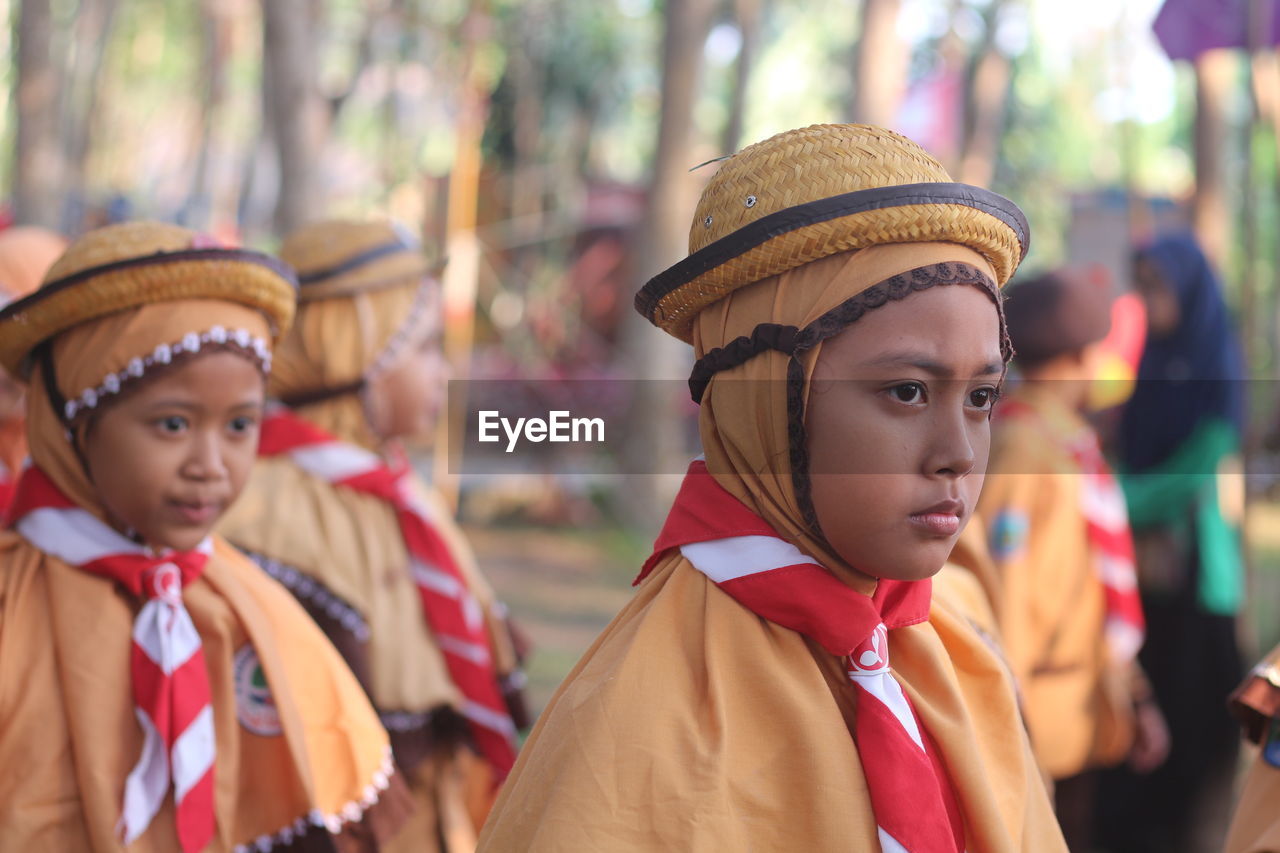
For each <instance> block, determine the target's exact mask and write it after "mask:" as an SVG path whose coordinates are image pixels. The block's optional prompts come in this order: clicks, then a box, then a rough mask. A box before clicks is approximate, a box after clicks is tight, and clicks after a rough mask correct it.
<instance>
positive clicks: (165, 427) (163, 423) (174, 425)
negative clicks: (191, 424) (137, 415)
mask: <svg viewBox="0 0 1280 853" xmlns="http://www.w3.org/2000/svg"><path fill="white" fill-rule="evenodd" d="M155 426H156V429H158V430H160V431H161V432H163V433H166V434H168V435H177V434H179V433H181V432H184V431H185V430H186V429H187V419H186V418H184V417H183V416H182V415H166V416H164V417H163V418H157V419H156V421H155Z"/></svg>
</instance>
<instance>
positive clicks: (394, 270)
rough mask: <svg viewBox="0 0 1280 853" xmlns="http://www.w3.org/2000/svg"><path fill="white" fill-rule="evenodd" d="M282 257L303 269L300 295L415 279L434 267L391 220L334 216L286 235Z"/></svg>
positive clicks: (346, 292) (308, 297)
mask: <svg viewBox="0 0 1280 853" xmlns="http://www.w3.org/2000/svg"><path fill="white" fill-rule="evenodd" d="M280 257H281V258H283V259H284V260H285V262H286V263H288V264H290V265H291V266H293V268H294V269H296V270H297V271H298V284H299V292H298V301H299V302H310V301H312V300H315V299H332V298H334V297H338V296H350V295H352V294H355V293H360V292H363V291H368V290H381V289H383V288H386V287H398V286H401V285H405V284H411V283H414V282H416V281H417V279H419V278H420V277H421V276H423V275H424V274H426V273H427V272H428V271H429V267H428V265H427V261H426V259H425V258H424V257H423V254H422V249H421V248H420V247H419V246H418V244H417V241H415V240H414V239H413V237H412V235H410V234H409V233H408V232H407V231H405V229H403V228H401V227H400V226H398V225H396V224H395V223H392V222H388V221H380V222H379V221H373V222H364V221H358V220H342V219H334V220H329V221H327V222H317V223H314V224H312V225H306V226H303V227H302V228H300V229H298V230H297V231H295V232H293V233H292V234H290V235H289V236H288V237H286V238H285V241H284V244H283V245H282V246H281V247H280Z"/></svg>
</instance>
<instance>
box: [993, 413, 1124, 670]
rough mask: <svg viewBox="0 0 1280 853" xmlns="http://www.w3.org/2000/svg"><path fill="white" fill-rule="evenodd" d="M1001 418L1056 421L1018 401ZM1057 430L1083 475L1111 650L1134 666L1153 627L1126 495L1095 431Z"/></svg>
mask: <svg viewBox="0 0 1280 853" xmlns="http://www.w3.org/2000/svg"><path fill="white" fill-rule="evenodd" d="M1000 416H1001V417H1006V418H1007V417H1027V418H1036V419H1039V420H1040V421H1041V422H1042V423H1043V422H1045V421H1052V418H1050V417H1049V416H1047V415H1045V414H1043V413H1041V412H1040V410H1038V409H1036V408H1034V407H1032V406H1031V405H1029V404H1028V403H1025V402H1023V401H1021V400H1016V399H1015V400H1010V401H1009V402H1008V403H1005V404H1002V405H1001V409H1000ZM1051 426H1053V427H1054V428H1056V429H1057V430H1058V432H1059V433H1061V434H1062V435H1063V440H1064V441H1065V442H1066V447H1067V452H1068V453H1069V454H1070V455H1071V459H1072V461H1074V462H1075V464H1076V466H1077V468H1078V469H1079V472H1080V478H1081V479H1080V511H1081V514H1083V515H1084V519H1085V530H1086V535H1087V536H1088V537H1089V551H1090V554H1091V556H1092V558H1093V564H1094V569H1095V571H1096V572H1097V575H1098V579H1099V580H1100V581H1102V595H1103V602H1104V608H1105V612H1106V616H1105V619H1104V626H1103V631H1104V633H1105V635H1106V641H1107V649H1108V650H1109V652H1110V654H1111V656H1112V658H1113V660H1114V661H1115V662H1116V663H1129V662H1131V661H1132V660H1133V659H1134V658H1136V657H1137V656H1138V651H1139V650H1140V649H1141V648H1142V643H1143V640H1144V639H1145V637H1146V629H1147V623H1146V619H1145V617H1144V616H1143V614H1142V598H1141V597H1140V596H1139V594H1138V566H1137V560H1136V557H1135V555H1134V549H1133V533H1132V531H1131V529H1130V527H1129V508H1128V505H1127V504H1126V503H1125V499H1124V490H1123V489H1122V488H1121V487H1120V483H1119V482H1118V481H1117V480H1116V478H1115V476H1114V475H1113V474H1112V473H1111V468H1110V466H1109V465H1107V460H1106V457H1105V456H1103V455H1102V447H1101V445H1100V444H1099V443H1098V436H1097V434H1096V433H1094V431H1093V430H1092V429H1089V428H1088V427H1087V426H1086V427H1079V426H1077V425H1075V424H1070V425H1069V424H1066V423H1059V422H1053V423H1052V424H1051Z"/></svg>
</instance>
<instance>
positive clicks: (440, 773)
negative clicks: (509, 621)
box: [222, 221, 519, 851]
mask: <svg viewBox="0 0 1280 853" xmlns="http://www.w3.org/2000/svg"><path fill="white" fill-rule="evenodd" d="M281 255H282V257H283V258H284V259H285V260H286V261H288V262H289V263H291V264H293V265H294V266H295V267H296V268H297V270H298V273H299V277H300V279H301V281H302V287H301V295H300V297H299V302H300V307H299V311H298V322H297V324H296V326H295V329H294V332H293V334H292V335H291V336H290V337H288V338H287V339H286V340H285V341H284V342H283V343H282V344H281V346H280V349H279V352H278V353H277V355H276V364H275V370H274V372H273V376H272V387H271V391H272V394H273V395H274V396H278V397H279V398H280V399H282V400H283V401H284V403H285V406H283V407H281V408H278V409H276V410H275V411H274V412H273V413H272V414H270V415H269V417H268V418H267V421H266V423H265V424H264V426H263V440H262V448H261V453H262V456H263V457H264V458H263V460H262V462H261V463H260V465H259V467H258V468H257V469H256V470H255V472H254V475H253V478H252V480H251V482H250V486H249V488H248V490H247V494H246V496H245V500H244V501H243V502H242V503H241V504H240V506H239V507H237V509H236V510H235V511H234V512H233V513H232V514H231V515H230V516H229V517H228V518H227V520H226V523H225V524H224V525H223V527H222V530H223V532H224V533H225V534H226V536H227V537H228V538H229V539H230V540H231V541H233V542H235V543H236V544H237V545H239V546H241V547H242V548H244V549H246V550H247V551H248V552H249V553H250V554H251V555H252V556H253V557H254V559H255V560H257V561H258V563H259V564H260V565H261V566H263V568H265V569H266V570H267V571H268V572H269V573H271V574H272V575H273V576H274V577H276V578H277V579H279V580H281V581H282V582H283V583H284V584H285V585H286V586H288V587H289V588H290V589H291V590H293V592H294V594H295V595H296V596H297V597H298V599H299V600H300V601H301V602H302V603H303V605H304V606H305V607H307V609H308V611H309V612H310V613H311V614H312V616H313V618H314V619H315V620H316V622H317V624H318V625H320V626H321V628H323V629H324V630H325V632H326V633H327V634H328V635H329V637H330V638H331V639H332V640H333V641H334V643H335V644H336V645H337V647H338V648H339V649H340V650H342V652H343V655H344V656H345V658H346V659H347V662H348V663H349V664H350V665H351V668H352V670H353V671H354V672H355V673H356V675H357V677H358V678H359V679H360V680H361V683H362V684H363V685H364V687H365V689H366V691H368V693H369V696H370V697H371V698H372V699H373V702H374V705H375V706H376V707H377V708H378V710H379V712H380V714H381V716H382V721H383V723H384V725H386V727H387V729H388V731H389V732H390V733H391V741H392V745H393V746H394V748H395V757H396V761H397V763H398V764H399V766H400V768H401V769H402V770H403V772H404V774H405V777H406V778H407V779H409V780H410V782H411V786H412V789H413V793H414V797H415V800H416V802H417V806H418V808H417V811H416V816H415V818H414V820H413V821H412V822H411V824H410V825H409V826H407V827H406V828H405V830H404V831H403V832H402V833H401V834H400V835H399V836H398V837H397V838H396V840H395V845H396V846H395V847H394V849H397V850H399V849H406V850H415V851H422V850H433V849H436V848H437V847H438V846H439V844H440V842H439V841H438V839H443V846H444V848H445V849H449V850H461V849H468V848H474V846H475V833H476V831H477V829H478V828H479V825H480V822H482V821H483V819H484V813H485V811H486V810H487V807H488V804H489V800H490V795H491V792H492V789H493V784H494V782H496V781H497V780H500V779H501V778H502V777H503V776H505V775H506V772H507V771H508V770H509V769H510V768H511V764H512V762H513V761H514V758H515V751H514V735H515V723H514V722H513V720H512V717H511V714H510V713H509V709H508V705H507V701H506V699H507V698H512V699H514V698H516V695H515V691H514V690H507V692H509V693H511V694H512V695H511V696H509V697H504V690H506V689H507V688H514V687H515V686H516V680H517V679H518V678H519V671H518V669H517V666H516V661H515V658H514V654H513V652H512V649H511V645H510V642H509V639H508V637H507V635H506V633H505V626H504V625H503V624H502V621H501V619H500V618H499V616H498V605H497V603H496V602H495V601H494V599H493V595H492V592H491V591H490V590H489V588H488V585H487V584H486V583H485V582H484V580H483V578H481V577H480V575H479V573H478V571H477V570H476V566H475V563H474V560H473V559H472V556H471V553H470V550H469V549H468V548H467V547H466V543H465V542H464V540H463V539H462V537H461V535H460V534H459V532H458V531H457V529H456V528H455V527H454V525H453V523H452V520H451V518H450V516H449V513H448V511H447V510H446V509H445V507H444V504H443V502H442V501H440V500H439V499H438V498H436V496H435V495H434V494H433V493H431V492H430V491H429V490H428V489H427V488H426V487H425V485H424V484H423V483H422V482H421V481H419V480H418V479H417V478H416V477H415V476H414V475H413V473H412V470H411V469H410V468H409V466H408V463H407V460H406V459H405V457H404V454H403V451H402V450H401V449H400V444H399V440H400V439H401V438H405V437H412V436H421V435H425V434H429V433H430V431H431V429H432V427H433V426H434V424H435V419H436V413H437V411H438V409H439V408H440V405H441V402H442V400H443V397H444V390H445V381H446V379H447V373H446V367H445V363H444V359H443V356H442V354H441V351H440V340H439V335H440V317H441V310H440V284H439V282H438V281H437V280H436V279H435V278H434V277H433V276H431V275H429V274H428V270H427V265H426V262H425V260H424V258H423V256H422V252H421V250H420V249H419V248H418V247H417V246H415V245H414V244H413V243H412V241H411V240H409V239H408V238H407V237H406V236H405V235H404V234H403V233H402V232H400V231H399V230H397V229H396V228H394V227H392V226H391V224H389V223H386V222H367V223H366V222H350V221H333V222H323V223H318V224H315V225H310V226H307V227H305V228H303V229H301V230H300V231H298V232H296V233H295V234H293V235H291V236H290V237H289V238H288V239H286V240H285V242H284V246H283V248H282V251H281Z"/></svg>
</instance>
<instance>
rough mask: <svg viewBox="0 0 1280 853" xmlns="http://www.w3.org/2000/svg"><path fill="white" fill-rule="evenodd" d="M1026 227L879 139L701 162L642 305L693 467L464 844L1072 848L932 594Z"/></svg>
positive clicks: (933, 164)
mask: <svg viewBox="0 0 1280 853" xmlns="http://www.w3.org/2000/svg"><path fill="white" fill-rule="evenodd" d="M1027 238H1028V234H1027V228H1026V222H1025V219H1024V218H1023V217H1022V214H1021V212H1020V211H1018V209H1017V208H1016V206H1014V205H1013V204H1012V203H1011V202H1009V201H1008V200H1007V199H1003V198H1001V197H1000V196H997V195H995V194H994V193H989V192H987V191H985V190H982V189H979V188H977V187H970V186H965V185H960V184H956V183H953V182H952V181H951V180H950V178H949V176H948V175H947V174H946V172H945V170H943V168H942V167H941V166H940V165H939V164H938V163H937V161H936V160H934V159H933V158H932V157H930V156H929V155H928V154H926V153H925V152H924V151H923V150H922V149H921V148H920V147H919V146H917V145H916V144H915V143H913V142H911V141H910V140H908V139H906V138H905V137H902V136H899V135H898V134H895V133H893V132H891V131H888V130H884V129H882V128H877V127H870V126H866V125H816V126H813V127H809V128H804V129H800V130H793V131H788V132H786V133H782V134H779V135H777V136H774V137H772V138H770V139H767V140H765V141H763V142H761V143H758V144H756V145H753V146H750V147H748V148H746V149H744V150H743V151H740V152H739V153H737V154H735V155H734V156H733V157H731V158H729V159H728V160H727V161H725V162H724V163H723V164H722V166H721V168H720V169H719V171H718V172H717V173H716V175H715V176H714V177H713V178H712V179H711V181H710V183H709V184H708V185H707V187H706V189H705V190H704V191H703V194H702V198H701V201H700V202H699V204H698V207H697V209H696V212H695V214H694V218H693V224H692V227H691V229H690V240H689V243H690V255H689V257H688V258H687V259H685V260H684V261H682V262H680V263H678V264H676V265H675V266H673V267H672V268H670V269H668V270H667V271H666V272H664V273H661V274H659V275H658V276H656V277H655V278H653V279H652V280H651V281H650V282H649V283H648V284H647V285H646V286H645V287H644V289H643V290H641V292H640V294H639V296H638V297H637V300H636V306H637V308H638V310H640V312H641V313H642V314H643V315H644V316H645V317H646V318H648V319H649V320H650V321H651V322H653V323H654V324H655V325H657V326H658V327H659V328H661V329H663V330H664V331H666V332H668V333H670V334H672V335H674V336H676V337H678V338H680V339H682V340H684V341H686V342H690V343H692V344H693V347H694V353H695V355H696V356H697V358H698V361H697V364H696V365H695V367H694V371H693V376H692V377H691V379H690V388H691V390H692V391H693V394H694V398H695V399H696V400H698V401H700V403H701V410H700V421H699V424H700V433H701V437H702V445H703V450H704V453H705V458H699V459H698V460H695V461H694V462H693V464H692V465H691V466H690V468H689V472H688V473H687V475H686V477H685V480H684V483H683V486H682V488H681V490H680V493H679V495H678V496H677V497H676V499H675V503H674V505H673V507H672V509H671V512H670V514H669V515H668V517H667V521H666V524H665V526H664V528H663V530H662V532H661V533H660V534H659V536H658V540H657V542H656V543H655V546H654V551H653V554H652V555H651V556H650V557H649V559H648V560H647V561H646V562H645V564H644V567H643V569H642V571H641V573H640V577H639V578H638V579H637V584H638V585H639V590H638V591H637V594H636V596H635V598H634V599H633V601H632V602H631V603H630V604H629V605H627V606H626V607H625V608H624V609H623V610H622V612H621V613H620V614H619V615H618V616H617V617H616V618H615V619H614V621H613V622H612V624H611V625H610V626H609V627H608V628H606V629H605V631H604V633H603V634H602V635H601V636H600V638H599V639H598V640H597V641H596V643H595V644H594V645H593V646H592V648H591V649H590V650H589V651H588V652H587V653H586V655H585V657H584V658H583V659H582V660H581V661H580V662H579V663H578V665H577V666H576V667H575V668H574V670H573V671H572V672H571V673H570V674H569V676H568V678H567V679H566V680H565V682H564V683H563V684H562V685H561V687H560V689H559V690H558V691H557V693H556V695H555V697H554V698H553V699H552V700H551V703H550V704H549V705H548V707H547V709H546V710H545V711H544V712H543V714H542V716H541V717H540V719H539V721H538V724H537V726H536V727H535V729H534V731H533V733H532V734H531V735H530V737H529V740H528V742H527V743H526V745H525V747H524V750H523V751H522V753H521V756H520V759H519V760H518V762H517V764H516V768H515V770H514V771H513V773H512V776H511V778H510V779H509V780H508V782H507V784H506V786H505V787H504V789H503V791H502V792H501V794H500V795H499V798H498V802H497V803H496V805H495V806H494V810H493V813H492V814H491V816H490V819H489V822H488V823H487V824H486V825H485V830H484V833H483V834H482V836H481V839H480V848H481V849H482V850H495V851H496V850H503V851H505V850H517V849H518V850H535V851H541V850H613V851H624V850H636V851H640V850H644V851H649V850H697V851H709V850H877V849H885V850H913V851H923V850H930V851H957V853H958V851H961V850H982V851H985V852H986V853H1004V851H1037V853H1047V851H1054V850H1063V849H1065V848H1064V845H1063V841H1062V836H1061V834H1060V832H1059V830H1058V826H1057V822H1056V820H1055V819H1054V817H1053V814H1052V809H1051V806H1050V803H1049V798H1048V796H1047V793H1046V791H1045V789H1044V786H1043V784H1042V780H1041V778H1040V775H1039V772H1038V768H1037V767H1036V764H1035V760H1034V758H1033V756H1032V754H1031V751H1030V747H1029V744H1028V742H1027V739H1026V734H1025V732H1024V730H1023V727H1022V724H1021V721H1020V719H1019V716H1018V711H1017V707H1016V703H1015V700H1014V691H1013V686H1012V682H1011V680H1010V678H1009V675H1008V673H1007V671H1006V669H1005V668H1004V666H1003V664H1002V663H1001V662H1000V661H999V659H998V658H997V656H996V655H995V654H993V653H992V651H991V650H990V649H989V648H988V646H987V644H986V643H985V642H984V641H983V639H982V638H981V637H979V636H978V635H977V634H976V633H975V632H974V631H973V630H971V629H970V627H969V626H968V624H967V622H966V621H965V620H964V619H963V618H962V617H961V616H959V615H957V614H955V613H954V612H952V610H951V609H950V608H949V606H948V605H947V604H946V603H944V602H941V601H938V600H936V599H935V600H931V576H932V575H933V574H934V573H935V572H937V571H938V570H939V569H940V568H941V567H942V565H943V563H944V562H945V561H946V559H947V556H948V554H949V553H950V552H951V550H952V548H953V546H954V545H955V542H956V539H957V537H958V535H959V534H960V531H961V529H962V528H963V527H964V524H965V522H966V521H968V518H969V514H970V513H971V512H972V509H973V504H974V502H975V501H976V498H977V492H978V490H979V488H980V486H981V482H982V475H983V471H984V469H985V465H986V455H987V449H988V443H989V429H990V426H989V415H990V409H991V405H992V404H993V403H994V401H995V398H996V396H997V394H998V391H999V387H1000V384H1001V382H1002V379H1003V375H1004V364H1005V359H1006V357H1007V355H1008V348H1007V346H1004V344H1005V343H1006V338H1005V334H1004V323H1003V315H1002V313H1001V309H1000V304H1001V297H1000V292H999V289H998V284H999V283H1000V282H1003V281H1004V280H1006V279H1007V278H1008V277H1009V276H1010V275H1011V274H1012V272H1013V270H1014V269H1015V268H1016V267H1017V265H1018V263H1019V262H1020V260H1021V258H1022V255H1023V254H1024V252H1025V248H1026V245H1027ZM655 464H659V463H656V462H655Z"/></svg>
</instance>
